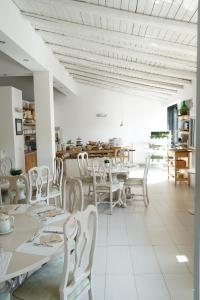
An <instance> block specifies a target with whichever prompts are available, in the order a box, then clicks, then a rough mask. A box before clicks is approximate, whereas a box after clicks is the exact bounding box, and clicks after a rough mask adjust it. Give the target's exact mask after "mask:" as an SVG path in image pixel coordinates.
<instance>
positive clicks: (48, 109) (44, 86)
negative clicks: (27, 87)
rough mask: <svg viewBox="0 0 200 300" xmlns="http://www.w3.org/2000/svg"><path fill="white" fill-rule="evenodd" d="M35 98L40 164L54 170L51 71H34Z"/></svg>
mask: <svg viewBox="0 0 200 300" xmlns="http://www.w3.org/2000/svg"><path fill="white" fill-rule="evenodd" d="M33 78H34V98H35V114H36V142H37V163H38V166H41V165H46V166H49V168H50V170H51V171H52V170H53V159H54V157H55V131H54V100H53V75H52V74H51V73H49V72H45V71H44V72H34V73H33Z"/></svg>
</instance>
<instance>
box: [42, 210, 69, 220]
mask: <svg viewBox="0 0 200 300" xmlns="http://www.w3.org/2000/svg"><path fill="white" fill-rule="evenodd" d="M62 214H64V211H62V210H56V209H54V210H50V211H46V212H44V213H43V214H42V216H43V217H48V218H49V217H50V218H51V217H55V216H58V215H62Z"/></svg>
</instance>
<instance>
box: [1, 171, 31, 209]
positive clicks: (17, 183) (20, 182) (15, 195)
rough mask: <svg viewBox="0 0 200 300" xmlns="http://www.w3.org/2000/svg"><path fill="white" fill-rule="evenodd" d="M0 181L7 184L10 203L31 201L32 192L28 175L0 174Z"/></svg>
mask: <svg viewBox="0 0 200 300" xmlns="http://www.w3.org/2000/svg"><path fill="white" fill-rule="evenodd" d="M0 182H3V183H5V184H6V185H7V191H8V193H7V196H8V198H9V204H17V203H18V204H20V203H28V202H29V199H30V192H29V185H28V178H27V177H26V176H24V175H16V176H11V175H10V176H0Z"/></svg>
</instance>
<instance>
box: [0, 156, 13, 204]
mask: <svg viewBox="0 0 200 300" xmlns="http://www.w3.org/2000/svg"><path fill="white" fill-rule="evenodd" d="M11 169H12V160H11V159H10V158H9V157H3V158H2V159H0V176H9V175H10V171H11ZM8 186H9V184H8V181H5V180H3V181H2V180H0V203H2V192H5V191H7V190H8Z"/></svg>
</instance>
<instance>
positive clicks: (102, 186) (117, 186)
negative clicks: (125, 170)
mask: <svg viewBox="0 0 200 300" xmlns="http://www.w3.org/2000/svg"><path fill="white" fill-rule="evenodd" d="M122 188H123V182H116V183H112V184H110V183H109V182H108V183H97V185H96V192H97V193H103V192H109V191H110V190H112V191H113V192H116V191H118V190H121V189H122Z"/></svg>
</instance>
